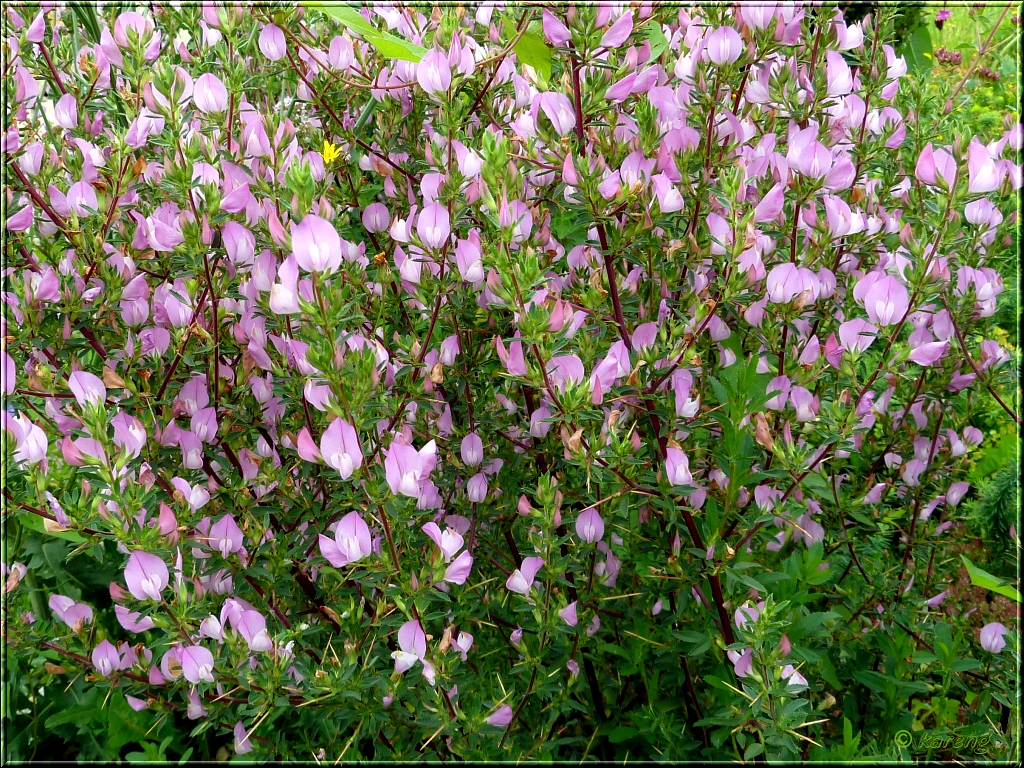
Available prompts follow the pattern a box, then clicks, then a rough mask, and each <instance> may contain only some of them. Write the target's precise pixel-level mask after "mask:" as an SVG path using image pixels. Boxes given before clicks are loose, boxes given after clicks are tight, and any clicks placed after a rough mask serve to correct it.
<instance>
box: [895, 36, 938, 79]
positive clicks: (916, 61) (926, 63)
mask: <svg viewBox="0 0 1024 768" xmlns="http://www.w3.org/2000/svg"><path fill="white" fill-rule="evenodd" d="M900 54H901V55H903V56H905V57H906V60H907V70H908V71H909V72H911V73H912V74H920V73H923V72H927V71H928V70H930V69H931V68H932V64H934V63H935V57H934V54H933V53H932V36H931V33H930V32H929V30H928V26H927V25H925V24H922V25H921V26H920V27H918V28H917V31H916V32H914V34H913V35H911V37H910V39H909V40H907V41H906V42H905V43H904V44H903V46H902V48H901V49H900Z"/></svg>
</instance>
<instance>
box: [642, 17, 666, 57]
mask: <svg viewBox="0 0 1024 768" xmlns="http://www.w3.org/2000/svg"><path fill="white" fill-rule="evenodd" d="M647 40H648V42H650V44H651V58H650V60H651V61H657V59H658V57H659V56H661V53H662V51H664V50H665V49H666V48H668V38H667V37H665V33H664V32H662V31H661V24H651V25H649V26H648V28H647Z"/></svg>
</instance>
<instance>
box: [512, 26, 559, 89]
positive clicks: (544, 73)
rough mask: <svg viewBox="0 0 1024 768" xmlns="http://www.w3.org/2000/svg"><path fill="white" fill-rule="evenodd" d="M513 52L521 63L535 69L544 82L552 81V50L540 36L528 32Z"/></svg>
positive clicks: (520, 39)
mask: <svg viewBox="0 0 1024 768" xmlns="http://www.w3.org/2000/svg"><path fill="white" fill-rule="evenodd" d="M512 50H514V51H515V52H516V57H517V58H518V59H519V61H520V62H521V63H523V64H526V65H527V66H530V67H533V68H534V70H535V71H536V72H537V75H538V76H539V77H540V78H541V79H542V80H543V81H544V82H547V81H548V80H550V79H551V49H550V48H548V46H547V44H546V43H545V42H544V39H543V38H542V37H541V36H540V35H537V34H534V33H533V32H527V33H526V34H524V35H523V36H522V37H521V38H519V42H518V43H516V44H515V47H514V48H513V49H512Z"/></svg>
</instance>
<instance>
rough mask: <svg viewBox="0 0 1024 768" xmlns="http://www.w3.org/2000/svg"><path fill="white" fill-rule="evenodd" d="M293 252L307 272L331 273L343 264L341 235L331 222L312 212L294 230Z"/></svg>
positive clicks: (296, 259)
mask: <svg viewBox="0 0 1024 768" xmlns="http://www.w3.org/2000/svg"><path fill="white" fill-rule="evenodd" d="M292 253H293V254H294V255H295V261H296V262H297V263H298V265H299V266H300V267H301V268H302V269H304V270H305V271H306V272H322V273H324V274H327V275H329V274H331V273H332V272H334V271H336V270H337V269H338V267H340V266H341V258H342V254H341V237H339V235H338V231H337V230H336V229H335V228H334V225H333V224H331V222H329V221H327V220H326V219H322V218H320V217H319V216H317V215H315V214H312V213H311V214H309V215H308V216H306V217H305V218H303V219H302V221H301V222H299V224H298V226H296V227H295V228H294V229H293V230H292ZM282 269H283V267H282Z"/></svg>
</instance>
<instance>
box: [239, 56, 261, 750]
mask: <svg viewBox="0 0 1024 768" xmlns="http://www.w3.org/2000/svg"><path fill="white" fill-rule="evenodd" d="M261 47H262V46H261ZM234 735H235V754H236V755H244V754H247V753H249V752H252V741H251V740H250V739H249V734H248V733H247V732H246V730H245V726H244V725H242V721H241V720H239V721H238V722H237V723H235V730H234Z"/></svg>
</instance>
